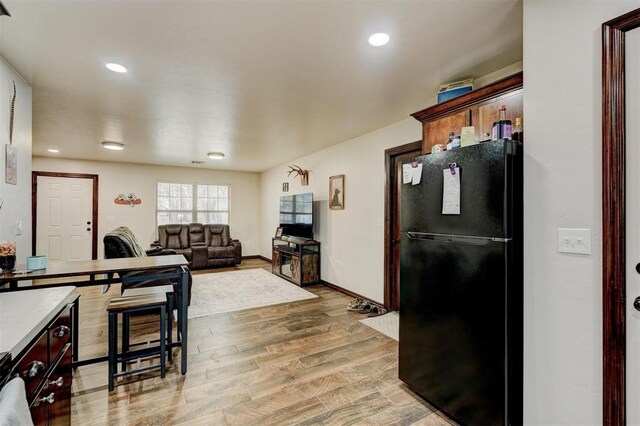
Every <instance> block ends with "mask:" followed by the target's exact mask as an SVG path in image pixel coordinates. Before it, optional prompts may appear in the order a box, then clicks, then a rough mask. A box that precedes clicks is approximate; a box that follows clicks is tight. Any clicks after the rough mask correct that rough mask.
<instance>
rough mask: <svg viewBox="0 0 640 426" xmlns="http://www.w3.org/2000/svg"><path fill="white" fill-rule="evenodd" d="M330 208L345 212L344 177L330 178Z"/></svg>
mask: <svg viewBox="0 0 640 426" xmlns="http://www.w3.org/2000/svg"><path fill="white" fill-rule="evenodd" d="M329 208H330V209H331V210H344V175H336V176H331V177H330V178H329Z"/></svg>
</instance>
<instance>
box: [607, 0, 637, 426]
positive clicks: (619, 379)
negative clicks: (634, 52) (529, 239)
mask: <svg viewBox="0 0 640 426" xmlns="http://www.w3.org/2000/svg"><path fill="white" fill-rule="evenodd" d="M638 27H640V9H636V10H634V11H631V12H629V13H626V14H624V15H622V16H619V17H617V18H615V19H612V20H611V21H608V22H605V23H604V24H602V322H603V324H602V340H603V348H602V364H603V365H602V367H603V373H602V375H603V377H602V379H603V381H602V386H603V392H602V396H603V424H605V425H621V426H622V425H624V424H625V423H626V413H625V411H626V400H625V398H626V394H625V387H626V380H625V379H626V377H625V354H626V312H625V311H626V310H625V286H626V278H625V273H626V271H625V268H626V261H625V255H626V253H625V158H626V154H625V143H626V142H625V113H626V111H625V33H626V32H627V31H630V30H633V29H635V28H638ZM634 403H635V401H634Z"/></svg>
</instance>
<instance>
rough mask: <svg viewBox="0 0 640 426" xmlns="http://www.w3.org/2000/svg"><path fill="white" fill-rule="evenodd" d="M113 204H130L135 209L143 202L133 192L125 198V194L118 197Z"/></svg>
mask: <svg viewBox="0 0 640 426" xmlns="http://www.w3.org/2000/svg"><path fill="white" fill-rule="evenodd" d="M113 202H114V203H116V204H125V205H126V204H128V205H130V206H131V207H134V206H136V205H138V204H141V203H142V200H141V199H140V198H138V197H136V194H134V193H133V192H132V193H130V194H129V195H128V196H126V197H125V195H124V194H120V195H118V197H117V198H116V199H115V200H113Z"/></svg>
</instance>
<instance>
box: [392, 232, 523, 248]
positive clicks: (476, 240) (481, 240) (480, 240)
mask: <svg viewBox="0 0 640 426" xmlns="http://www.w3.org/2000/svg"><path fill="white" fill-rule="evenodd" d="M405 234H406V235H407V237H409V239H411V240H435V241H443V242H449V243H458V244H472V245H477V246H484V245H487V244H489V243H491V242H498V243H506V242H509V241H511V238H493V237H475V236H469V235H451V234H434V233H431V232H412V231H409V232H405Z"/></svg>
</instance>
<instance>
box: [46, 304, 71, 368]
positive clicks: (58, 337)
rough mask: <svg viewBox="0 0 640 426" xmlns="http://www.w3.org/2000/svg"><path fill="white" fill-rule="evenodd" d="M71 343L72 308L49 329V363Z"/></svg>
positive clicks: (63, 312)
mask: <svg viewBox="0 0 640 426" xmlns="http://www.w3.org/2000/svg"><path fill="white" fill-rule="evenodd" d="M70 341H71V308H70V307H68V308H66V309H65V310H64V311H62V313H61V314H60V316H59V317H58V318H57V319H56V320H55V321H54V322H53V324H51V327H50V328H49V361H50V362H53V361H55V359H56V357H57V356H58V354H59V353H60V351H61V350H62V348H63V347H64V345H66V344H67V343H69V342H70Z"/></svg>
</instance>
